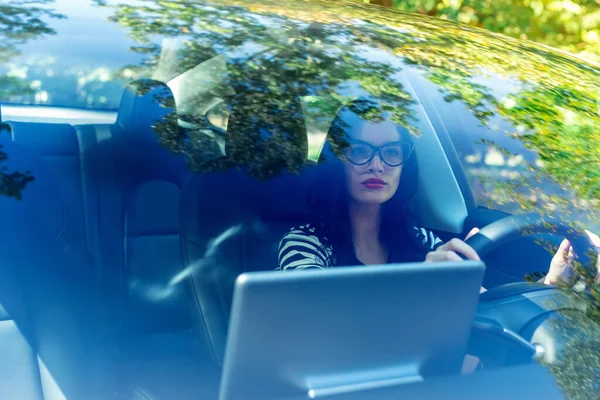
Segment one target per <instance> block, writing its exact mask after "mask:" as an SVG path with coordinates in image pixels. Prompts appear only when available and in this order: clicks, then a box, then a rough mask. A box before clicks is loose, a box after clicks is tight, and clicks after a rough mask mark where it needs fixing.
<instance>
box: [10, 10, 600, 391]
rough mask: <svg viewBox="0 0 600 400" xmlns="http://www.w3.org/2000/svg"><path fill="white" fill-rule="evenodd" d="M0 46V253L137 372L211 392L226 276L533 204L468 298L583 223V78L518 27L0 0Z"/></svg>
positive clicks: (542, 264) (451, 231) (454, 228)
mask: <svg viewBox="0 0 600 400" xmlns="http://www.w3.org/2000/svg"><path fill="white" fill-rule="evenodd" d="M75 3H77V4H76V5H75ZM0 50H1V54H0V104H1V114H0V118H1V119H0V140H1V142H0V146H1V147H0V164H1V166H2V169H0V178H1V179H0V200H1V201H2V203H1V205H0V211H2V212H3V213H4V214H6V215H5V216H6V218H12V219H11V221H13V222H11V223H10V224H9V223H8V222H7V223H5V224H3V225H0V227H2V226H4V228H5V229H7V231H6V235H5V236H6V242H5V244H4V245H3V246H4V247H3V248H2V249H1V250H2V251H0V257H5V258H3V259H2V260H0V263H4V264H2V265H18V266H21V265H30V266H31V270H29V269H27V268H25V267H23V268H22V269H18V268H16V269H15V276H19V277H20V279H21V280H20V281H19V282H20V283H18V285H21V284H23V285H25V286H24V287H25V288H26V289H27V290H25V292H26V293H27V294H28V295H31V296H36V295H37V293H46V292H44V291H38V290H35V288H36V287H35V285H37V284H40V285H41V284H44V282H52V284H55V285H56V287H60V288H63V289H64V290H62V289H61V290H54V289H52V290H50V292H51V294H52V295H56V296H57V298H60V299H62V300H61V301H64V303H66V304H69V307H75V308H76V307H81V309H79V308H78V309H77V310H75V311H73V312H72V313H71V314H72V316H74V318H75V317H77V316H78V315H87V312H86V310H85V307H86V306H85V305H84V303H83V302H81V305H80V303H79V302H78V301H77V300H73V299H78V298H77V297H75V295H72V292H73V291H78V290H79V291H80V292H78V293H79V294H80V295H81V296H82V297H85V298H90V297H93V296H97V297H98V298H99V299H100V300H98V303H99V304H100V306H98V309H101V310H103V311H102V313H104V314H102V315H106V316H107V317H106V318H107V320H106V321H104V320H102V321H104V322H95V323H97V325H96V327H97V328H98V327H100V326H101V327H103V328H106V329H107V330H109V331H110V333H111V334H112V335H113V336H110V335H109V334H107V336H110V337H113V338H116V339H115V342H117V344H118V346H117V347H119V346H121V347H122V348H121V347H120V350H123V349H124V350H123V352H122V354H121V353H120V352H117V353H119V354H118V356H119V357H121V356H122V357H124V358H125V359H126V361H122V360H121V359H120V360H121V362H120V365H121V366H125V367H124V369H126V370H128V374H129V375H128V379H132V380H134V381H135V380H136V379H137V378H139V375H143V373H142V372H143V371H142V370H143V368H141V367H140V368H137V367H139V366H140V365H143V366H144V368H148V369H152V368H155V367H156V365H157V364H161V366H162V364H163V362H162V361H163V360H164V359H166V358H167V355H166V354H167V353H169V352H170V351H171V350H173V352H174V353H176V355H175V356H174V359H175V360H176V361H173V362H174V363H175V364H173V365H171V364H169V363H168V362H165V363H164V365H166V366H168V368H171V369H172V371H167V372H173V371H176V372H177V373H179V372H180V369H183V368H187V364H186V366H185V367H182V366H181V364H177V363H178V362H181V360H182V359H183V358H185V357H187V356H190V355H193V356H194V357H198V358H202V359H203V362H204V361H206V362H207V365H208V364H210V368H209V367H207V368H206V371H205V370H204V369H203V370H202V374H206V376H209V378H207V379H206V382H204V381H203V382H202V384H205V385H206V386H205V387H203V388H202V390H204V389H206V391H207V392H206V393H209V398H216V396H217V394H218V390H219V386H218V385H219V377H220V376H221V375H220V374H221V367H222V365H223V363H224V360H225V357H226V356H225V349H226V340H227V332H228V328H229V321H230V318H231V317H232V315H231V307H232V304H233V292H234V287H235V285H236V279H237V277H238V276H239V275H240V274H242V273H246V272H257V271H279V272H281V271H287V270H288V269H289V270H295V269H298V270H300V269H308V268H313V269H327V268H330V267H350V266H353V267H356V266H358V267H360V266H372V265H384V264H403V263H407V262H411V263H413V262H414V263H421V262H423V261H431V257H432V256H431V253H436V252H437V255H439V249H440V248H442V251H444V249H447V248H448V246H449V245H448V244H449V243H456V240H459V241H460V242H461V243H463V242H462V241H463V240H466V239H465V238H466V237H467V236H468V237H471V236H472V235H473V234H474V232H477V231H476V230H472V229H473V228H484V227H485V226H487V225H490V224H493V223H495V222H499V221H503V219H504V218H507V217H510V216H520V215H525V214H527V215H530V214H531V215H534V214H535V215H536V217H539V218H540V219H541V220H542V221H543V222H544V224H542V225H543V229H538V230H536V231H528V230H527V229H522V230H519V229H517V228H520V227H517V228H515V229H517V231H516V232H517V233H518V234H516V235H514V236H512V237H513V238H516V239H517V240H514V241H512V242H510V243H505V242H504V241H502V243H501V245H499V247H497V248H494V249H491V250H490V249H488V250H489V251H488V252H486V253H485V256H484V257H483V258H484V262H485V267H486V271H485V276H484V277H483V280H482V282H477V284H476V285H473V290H474V292H473V293H474V297H473V298H474V299H475V298H476V293H475V290H486V289H487V290H490V291H491V290H493V289H496V288H499V290H503V289H502V288H503V287H505V286H504V285H506V284H515V283H522V282H523V281H524V280H526V279H529V280H531V279H534V278H532V277H535V279H536V280H537V279H540V278H543V279H545V278H546V277H547V274H548V271H549V268H550V265H551V262H552V260H554V259H555V254H557V249H558V248H559V245H560V244H561V243H564V242H563V235H565V232H568V233H569V234H571V233H573V232H576V233H578V234H582V232H585V230H590V231H592V232H596V233H600V215H598V205H599V204H598V201H599V200H598V199H600V170H599V169H598V165H599V164H600V130H599V127H600V108H599V104H600V97H599V96H600V82H599V80H598V76H600V70H599V69H598V66H596V65H592V64H590V63H587V62H584V61H582V60H579V59H577V58H575V57H572V56H569V55H567V54H563V53H557V52H554V51H552V50H550V49H548V48H545V47H541V46H538V45H536V44H534V43H531V42H524V41H517V40H514V39H509V38H506V37H503V36H500V35H496V34H492V33H489V32H486V31H483V30H477V29H471V28H465V27H463V26H461V25H458V24H454V23H450V22H448V21H444V20H441V19H433V18H428V17H424V16H418V15H412V14H406V13H400V12H396V11H390V10H387V9H384V8H380V7H369V6H367V5H365V4H363V3H361V2H360V1H359V2H357V1H351V0H347V1H344V0H340V1H328V0H327V1H326V0H310V1H302V2H296V1H288V0H265V1H252V0H220V1H191V0H189V1H188V0H181V1H173V2H171V1H161V0H136V1H121V0H114V1H113V0H110V1H105V0H94V1H91V0H90V1H83V0H56V1H53V0H39V1H34V0H31V1H18V0H13V1H10V2H8V3H3V4H1V5H0ZM4 214H3V215H4ZM357 215H358V216H357ZM363 217H364V219H363ZM365 221H367V222H365ZM504 221H506V220H505V219H504ZM510 221H518V219H516V218H515V219H513V220H510ZM548 221H552V222H551V223H550V222H548ZM556 221H558V222H556ZM11 224H12V225H11ZM361 224H362V225H361ZM359 225H360V226H362V227H363V228H364V229H362V230H361V229H358V228H357V226H359ZM559 228H560V229H559ZM563 228H564V229H563ZM13 230H14V232H13ZM365 232H367V233H368V234H363V233H365ZM2 237H3V238H4V236H2ZM576 237H577V238H581V235H580V236H576ZM365 238H366V239H365ZM453 239H454V240H453ZM3 240H4V239H3ZM3 240H0V243H3ZM361 240H362V242H361ZM11 243H12V244H11ZM586 243H587V242H586ZM588 245H589V243H588ZM450 246H452V245H450ZM48 248H52V249H54V250H53V251H55V252H54V253H45V251H46V250H47V249H48ZM563 250H564V249H563ZM567 250H568V249H567ZM457 251H458V250H457ZM452 252H454V250H452ZM458 252H459V253H460V251H458ZM562 253H565V254H564V255H565V256H569V257H574V256H573V254H572V252H571V253H570V254H571V255H569V252H568V251H563V252H561V253H560V254H562ZM48 254H50V255H48ZM13 255H14V256H13ZM515 255H518V257H517V256H515ZM446 256H448V257H450V258H447V259H445V261H454V262H458V261H460V260H462V258H461V257H460V256H459V255H458V254H457V253H453V254H449V255H448V254H446ZM19 257H24V259H25V260H29V261H27V262H23V263H21V262H20V261H19V262H17V261H14V260H20V258H19ZM36 257H38V258H36ZM428 257H429V258H428ZM433 257H434V261H435V257H436V255H435V254H434V256H433ZM476 257H478V256H477V254H476ZM472 258H474V257H472ZM307 260H308V261H307ZM578 260H579V261H581V260H583V262H582V263H585V262H587V263H588V264H590V260H591V259H590V258H581V259H579V258H578ZM565 262H566V261H565ZM569 262H570V261H569ZM49 264H50V265H49ZM419 265H421V264H419ZM74 266H76V267H74ZM42 267H44V268H43V269H41V268H42ZM584 267H585V266H584ZM19 268H20V267H19ZM28 268H29V267H28ZM590 268H593V267H589V265H588V270H589V271H591V270H592V269H590ZM11 271H12V270H11ZM32 271H33V272H32ZM53 271H59V272H57V273H56V274H54V275H53V274H52V273H53ZM281 273H283V272H281ZM19 274H25V275H22V276H21V275H19ZM36 274H41V275H40V276H43V277H45V278H44V279H35V283H31V284H30V283H27V282H29V281H30V280H29V279H28V278H27V277H28V276H32V275H36ZM84 277H85V279H84ZM63 278H64V279H63ZM67 278H69V279H67ZM71 278H72V279H71ZM588 278H589V277H588ZM592 279H593V278H592ZM588 280H589V279H588ZM2 281H3V280H2V279H0V282H2ZM21 281H22V282H21ZM84 281H85V284H84V283H83V282H84ZM23 282H25V283H23ZM67 283H68V285H69V286H68V287H66V285H67ZM542 283H543V282H542ZM28 285H33V286H28ZM16 286H17V284H15V287H16ZM65 287H66V288H65ZM513 287H514V286H513ZM544 289H546V287H544ZM1 293H2V292H1V291H0V294H1ZM60 293H63V294H64V296H66V298H62V297H60V296H62V295H61V294H60ZM536 293H537V292H536ZM544 293H546V292H544ZM594 293H595V292H594ZM536 295H537V294H536ZM40 296H41V297H43V296H42V295H40ZM71 296H73V297H71ZM50 297H51V296H50ZM425 297H426V296H425V295H424V300H423V301H424V302H425V301H426V300H425ZM525 297H526V296H525ZM94 298H95V297H94ZM0 301H3V299H2V298H0ZM37 301H38V303H35V302H33V303H32V304H39V307H41V309H43V310H46V308H44V307H46V306H47V307H50V306H52V307H54V305H53V303H52V302H51V301H48V302H46V301H41V300H40V299H38V300H37ZM267 303H269V304H275V305H278V302H277V301H276V300H273V299H269V300H268V301H267V302H266V303H265V304H267ZM599 303H600V300H599ZM3 304H4V303H2V302H0V317H4V314H2V312H4V311H3V308H2V306H3ZM47 304H48V305H47ZM61 304H63V303H61ZM86 304H87V303H86ZM473 304H475V303H473ZM65 307H66V306H65ZM536 307H537V308H536ZM540 307H541V306H540ZM533 308H535V309H536V310H538V309H540V308H539V307H538V305H537V304H536V306H535V307H533ZM56 309H58V310H61V309H62V308H60V307H59V306H56V308H51V309H49V311H47V312H46V311H44V312H39V313H38V314H36V315H41V316H46V315H49V316H53V315H54V314H53V312H55V311H56ZM64 309H69V310H71V309H70V308H68V307H66V308H64ZM65 314H66V315H62V314H61V318H65V319H66V318H69V317H70V316H71V314H70V313H65ZM515 314H518V312H516V311H515ZM7 315H8V317H7V318H8V319H11V318H12V315H13V314H11V313H9V312H7ZM32 315H33V314H32ZM90 315H96V314H91V313H90ZM519 315H520V314H519ZM544 315H546V314H544ZM15 318H16V317H15ZM39 318H41V321H42V322H40V324H42V323H46V322H48V320H49V319H50V317H47V318H46V319H44V318H43V317H39ZM81 318H82V320H85V323H88V322H90V321H89V319H90V318H87V317H81ZM540 318H541V317H540ZM92 319H95V318H92ZM533 320H535V321H537V320H536V319H535V318H533V317H532V320H531V321H533ZM97 321H101V319H100V318H99V319H97ZM511 321H512V320H511ZM536 323H537V322H536ZM531 324H534V322H531ZM540 324H541V323H540ZM42 325H43V324H42ZM59 325H60V324H59ZM525 325H526V324H525V323H523V326H519V327H518V328H519V329H521V328H522V330H519V329H517V328H515V327H514V326H511V329H515V330H517V331H518V332H517V333H518V334H523V335H525V333H523V332H529V331H527V330H526V328H527V329H529V328H528V325H527V326H525ZM52 326H54V325H52ZM61 326H62V325H61ZM65 326H66V327H67V328H65V329H66V333H65V335H64V337H69V336H68V335H67V333H69V334H70V333H72V331H70V330H69V329H68V327H69V325H68V324H65ZM536 327H537V325H536ZM57 329H58V328H57ZM531 329H532V330H534V329H533V328H531ZM536 329H537V328H536ZM92 331H93V330H92ZM44 332H45V331H44ZM44 332H42V333H44ZM536 332H537V331H536ZM25 333H27V330H25ZM416 336H418V335H416ZM53 337H54V336H53ZM532 337H533V333H531V335H530V337H528V338H527V339H526V341H527V343H529V340H530V339H531V340H533V339H532ZM56 338H57V339H56V340H57V341H59V339H60V338H61V335H56ZM465 340H466V339H465ZM42 342H43V341H42ZM49 342H51V343H54V342H52V341H49ZM83 342H84V341H82V342H81V343H83ZM43 343H46V342H43ZM76 343H80V342H76ZM90 343H93V340H92V341H90ZM171 345H173V346H172V347H171ZM82 346H83V345H82ZM146 346H148V347H146ZM41 347H43V346H41ZM67 347H69V346H67ZM491 347H493V346H491ZM40 351H42V350H40ZM43 351H46V350H45V348H44V349H43ZM111 351H112V349H111ZM534 352H535V349H534ZM106 353H110V352H109V351H106ZM55 354H58V353H53V352H50V355H48V358H49V359H52V357H54V355H55ZM110 354H113V353H110ZM169 354H170V353H169ZM178 357H179V358H178ZM30 358H32V357H30ZM530 358H531V357H530ZM32 359H33V358H32ZM78 360H79V359H78ZM157 360H158V361H159V362H157ZM207 360H208V361H207ZM195 361H198V360H197V359H195ZM195 361H194V362H195ZM186 362H187V361H186ZM192 364H193V363H192ZM56 365H62V364H60V363H59V364H54V367H55V368H57V367H56ZM194 365H196V364H194ZM202 365H204V364H202ZM36 368H37V367H36ZM49 369H51V368H49ZM57 369H58V370H61V368H57ZM82 369H83V368H82ZM70 371H71V370H70ZM72 371H73V374H74V375H73V376H75V374H76V373H77V372H78V371H77V368H74V369H73V370H72ZM140 371H142V372H140ZM194 371H196V370H195V369H194ZM207 371H210V372H207ZM138 372H139V375H138ZM195 373H196V372H194V374H192V375H193V376H194V377H195V376H196V375H195ZM165 374H166V375H169V374H168V373H165ZM211 374H212V375H211ZM67 375H69V374H60V373H58V374H57V375H56V376H54V379H56V380H57V381H59V382H58V383H59V386H60V387H61V390H64V391H65V390H66V391H70V390H72V392H70V393H77V387H78V386H77V385H71V384H72V382H70V380H69V377H67ZM144 376H145V378H147V377H148V376H152V374H151V373H148V376H146V375H144ZM161 376H163V375H162V374H161ZM198 376H199V375H198ZM202 376H203V377H204V376H205V375H202ZM213 378H214V379H213ZM294 379H296V378H294ZM65 381H66V382H67V383H66V384H65ZM78 381H81V382H83V381H86V380H85V379H83V378H82V379H81V380H78ZM86 382H87V381H86ZM136 384H137V383H136ZM161 384H164V382H163V381H162V380H161V379H147V380H144V382H143V384H140V385H139V387H137V386H136V387H137V389H136V390H138V391H139V392H140V393H146V392H148V393H150V394H148V396H147V397H149V398H162V397H161V396H160V395H156V396H155V394H156V393H163V394H164V393H169V394H172V393H171V392H170V391H169V390H167V391H162V392H161V389H159V388H158V387H159V386H160V385H161ZM194 384H195V383H190V385H191V386H193V385H194ZM173 386H178V385H177V383H173V382H170V383H169V387H170V388H172V387H173ZM182 386H185V385H182ZM191 386H190V387H191ZM140 387H141V389H140ZM186 388H187V387H186ZM155 389H156V391H155ZM194 390H196V388H195V387H194ZM194 393H200V390H196V392H194ZM211 396H212V397H211ZM66 397H69V396H66ZM72 398H81V397H78V396H77V395H75V396H73V397H72ZM167 398H168V397H167Z"/></svg>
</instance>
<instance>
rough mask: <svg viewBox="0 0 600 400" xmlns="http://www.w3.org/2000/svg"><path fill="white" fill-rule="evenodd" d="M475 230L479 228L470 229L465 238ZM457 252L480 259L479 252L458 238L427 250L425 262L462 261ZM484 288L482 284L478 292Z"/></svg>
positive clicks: (484, 289) (483, 290)
mask: <svg viewBox="0 0 600 400" xmlns="http://www.w3.org/2000/svg"><path fill="white" fill-rule="evenodd" d="M477 232H479V228H473V229H471V232H469V233H468V234H467V236H466V237H465V240H467V239H468V238H470V237H471V236H473V235H475V234H476V233H477ZM459 254H462V255H463V256H465V257H467V259H469V260H476V261H479V260H481V259H480V258H479V254H477V252H476V251H475V250H474V249H473V248H472V247H471V246H469V245H468V244H466V243H465V242H463V241H462V240H460V239H452V240H450V241H449V242H448V243H444V244H443V245H441V246H440V247H438V248H437V249H436V250H435V251H432V252H429V253H428V254H427V257H425V262H435V261H462V260H463V259H462V258H461V257H460V256H459ZM486 290H487V289H486V288H484V287H483V286H482V287H481V288H480V289H479V293H483V292H485V291H486Z"/></svg>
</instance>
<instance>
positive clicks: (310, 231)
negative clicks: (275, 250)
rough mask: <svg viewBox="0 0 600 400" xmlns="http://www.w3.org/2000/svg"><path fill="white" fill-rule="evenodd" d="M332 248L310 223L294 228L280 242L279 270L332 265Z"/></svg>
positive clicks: (321, 267) (320, 267)
mask: <svg viewBox="0 0 600 400" xmlns="http://www.w3.org/2000/svg"><path fill="white" fill-rule="evenodd" d="M332 253H333V251H332V248H331V246H330V245H329V244H328V243H327V239H326V238H324V237H321V236H319V235H318V233H317V232H316V229H315V228H314V227H313V226H312V225H310V224H307V225H302V226H298V227H295V228H292V229H291V230H290V231H289V232H288V233H286V234H285V236H284V237H283V238H282V239H281V242H280V243H279V263H278V267H277V269H278V270H281V271H291V270H296V269H297V270H301V269H309V268H319V269H323V268H329V267H331V266H332Z"/></svg>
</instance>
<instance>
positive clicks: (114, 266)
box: [78, 80, 192, 333]
mask: <svg viewBox="0 0 600 400" xmlns="http://www.w3.org/2000/svg"><path fill="white" fill-rule="evenodd" d="M174 113H175V108H174V98H173V94H172V92H171V90H170V89H169V88H168V87H167V86H166V85H165V84H164V83H161V82H157V81H151V80H142V81H138V82H134V83H132V84H130V85H129V86H128V87H127V88H126V90H125V92H124V94H123V97H122V101H121V106H120V108H119V110H118V116H117V121H116V123H115V125H114V126H113V127H111V128H110V129H109V130H108V132H109V133H110V138H109V139H107V140H102V141H98V139H97V136H96V135H87V134H86V132H87V131H88V130H89V127H88V129H85V127H78V130H79V131H80V133H81V138H82V139H81V140H82V154H81V160H82V171H83V174H82V175H83V188H84V204H85V210H86V222H87V225H88V231H89V236H88V241H89V242H90V244H91V251H92V254H93V256H94V259H95V261H96V264H97V265H98V266H99V269H100V270H101V274H102V279H103V283H104V286H105V288H106V290H107V292H108V293H109V297H111V298H118V299H120V304H121V305H122V307H123V310H124V311H125V314H122V315H121V318H120V322H125V323H127V325H128V326H129V328H128V329H133V330H137V331H138V332H142V333H160V332H171V331H181V330H189V329H191V327H192V320H191V314H190V309H189V307H185V306H182V304H186V305H188V306H189V302H186V301H185V299H189V298H191V292H190V291H189V289H190V288H189V286H186V285H185V282H182V284H179V285H172V284H171V283H172V282H173V281H175V280H177V279H178V274H179V273H181V271H182V268H183V264H182V260H181V250H180V249H181V247H180V236H179V214H180V213H179V200H180V188H181V185H182V183H183V179H184V177H185V176H186V173H187V168H186V160H185V158H184V157H182V156H176V155H174V154H172V152H171V151H170V150H169V149H168V148H166V147H164V146H162V145H161V143H160V142H159V135H160V134H159V132H164V131H165V130H169V129H171V128H173V129H175V130H176V129H177V126H176V125H175V127H173V126H172V124H170V122H171V121H170V120H169V118H170V117H171V116H173V115H174ZM175 124H176V121H175ZM161 129H164V130H162V131H161ZM117 311H119V310H117Z"/></svg>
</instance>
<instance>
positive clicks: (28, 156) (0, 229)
mask: <svg viewBox="0 0 600 400" xmlns="http://www.w3.org/2000/svg"><path fill="white" fill-rule="evenodd" d="M4 133H7V135H6V136H4V137H3V138H2V139H0V144H1V145H2V148H1V151H2V152H3V153H4V155H5V156H6V157H8V158H7V159H5V160H3V161H2V167H3V170H2V174H3V176H2V183H0V185H2V189H3V190H2V195H0V220H1V221H2V223H1V224H0V385H1V387H2V390H1V393H2V398H7V399H9V398H10V399H59V398H66V399H105V398H110V397H111V396H112V395H113V394H114V392H115V388H116V382H115V381H114V380H113V375H112V366H113V364H112V363H113V357H112V356H113V354H114V352H113V346H112V341H111V338H110V335H109V332H108V330H107V329H106V327H107V324H106V319H105V317H106V315H105V312H104V308H103V305H102V303H101V301H100V294H99V291H98V290H97V287H96V285H95V278H94V274H93V269H92V267H91V264H90V262H89V259H88V258H87V256H86V252H85V249H84V248H83V246H78V245H77V244H76V243H75V242H74V238H75V236H74V235H73V234H72V232H69V228H68V224H67V214H68V212H67V210H66V207H65V203H64V197H63V195H62V193H61V190H60V185H59V183H58V182H57V181H56V180H55V178H54V176H53V174H52V173H51V172H50V170H51V169H50V168H49V166H48V164H47V163H46V162H45V161H44V160H43V159H42V158H41V157H39V156H37V155H36V153H35V152H33V151H31V150H30V149H28V148H27V147H25V146H23V145H21V144H20V143H15V142H13V141H12V140H11V137H10V135H9V133H10V129H9V128H8V127H6V129H4ZM27 171H29V172H30V173H31V175H32V176H33V177H34V180H33V181H32V182H29V183H28V184H27V185H26V186H25V188H24V190H22V191H21V190H16V191H12V193H14V194H17V193H20V195H21V196H22V199H21V200H19V199H18V198H16V197H9V196H7V194H8V193H7V191H5V190H4V189H6V188H7V187H9V186H11V185H12V187H13V188H14V187H17V188H18V187H20V185H19V184H18V182H19V179H18V175H15V173H25V172H27ZM15 183H16V185H15Z"/></svg>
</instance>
